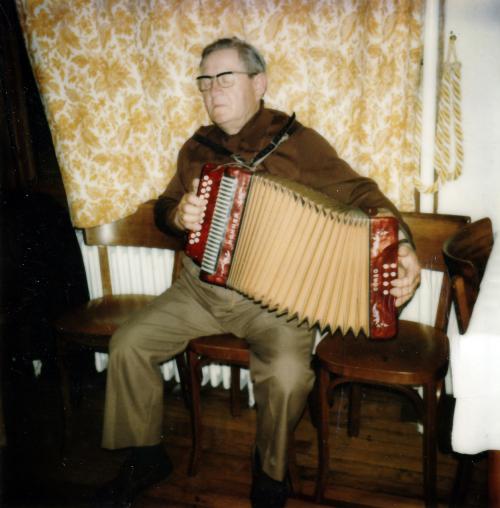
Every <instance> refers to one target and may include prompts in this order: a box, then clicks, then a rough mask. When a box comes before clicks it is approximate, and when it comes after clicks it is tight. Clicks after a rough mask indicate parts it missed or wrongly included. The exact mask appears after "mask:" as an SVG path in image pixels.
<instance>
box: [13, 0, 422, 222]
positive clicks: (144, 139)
mask: <svg viewBox="0 0 500 508" xmlns="http://www.w3.org/2000/svg"><path fill="white" fill-rule="evenodd" d="M16 2H17V9H18V13H19V18H20V22H21V25H22V28H23V31H24V34H25V40H26V44H27V47H28V52H29V54H30V57H31V60H32V65H33V68H34V72H35V77H36V79H37V82H38V85H39V88H40V91H41V94H42V98H43V101H44V105H45V108H46V112H47V117H48V121H49V125H50V128H51V132H52V137H53V141H54V146H55V149H56V153H57V156H58V161H59V165H60V168H61V171H62V176H63V181H64V184H65V188H66V192H67V196H68V201H69V204H70V209H71V213H72V217H73V222H74V224H75V226H78V227H89V226H93V225H97V224H102V223H106V222H109V221H112V220H115V219H118V218H120V217H123V216H125V215H127V214H129V213H132V212H133V211H134V210H135V208H136V207H137V205H138V204H140V203H141V202H143V201H146V200H148V199H151V198H154V197H156V196H158V194H159V193H160V192H161V191H162V190H163V189H164V188H165V186H166V185H167V183H168V181H169V180H170V178H171V177H172V175H173V173H174V172H175V163H176V156H177V152H178V150H179V148H180V147H181V145H182V143H183V141H184V140H185V139H186V138H188V137H189V136H190V135H191V134H192V133H193V132H194V130H195V129H196V128H197V127H198V126H199V125H200V124H206V123H208V121H209V120H208V118H207V117H206V114H205V112H204V110H203V104H202V101H201V98H200V96H199V93H198V92H197V90H196V86H195V84H194V77H195V76H196V74H197V67H198V63H199V55H200V52H201V50H202V48H203V47H204V46H205V45H206V44H208V43H210V42H212V41H213V40H215V39H217V38H219V37H223V36H232V35H236V36H238V37H241V38H244V39H246V40H248V41H249V42H251V43H253V44H254V45H255V46H257V48H259V49H260V50H261V51H262V53H263V54H264V56H265V58H266V60H267V62H268V67H269V80H270V87H269V90H268V93H267V95H266V103H267V105H269V106H271V107H276V108H279V109H282V110H284V111H287V112H289V113H291V112H292V111H295V112H296V113H297V116H298V119H299V120H300V121H301V122H302V123H304V124H305V125H308V126H311V127H314V128H316V129H317V130H318V131H319V132H321V133H322V134H323V135H324V136H325V137H326V138H327V139H328V140H329V141H330V142H331V143H332V144H333V145H334V146H335V147H336V149H337V151H338V152H339V154H340V155H341V156H342V157H343V158H345V159H346V160H347V161H348V162H349V163H350V164H351V165H352V166H353V167H354V168H355V169H356V170H357V171H358V172H359V173H361V174H363V175H367V176H370V177H372V178H374V179H375V180H376V181H377V182H378V183H379V185H380V187H381V188H382V190H383V191H384V192H385V193H386V194H387V195H388V196H389V197H390V198H391V199H392V200H393V201H394V202H395V203H396V205H398V206H399V207H400V208H401V209H403V210H412V209H413V208H414V203H413V190H414V183H413V179H414V177H415V176H416V175H418V165H419V164H418V162H419V161H418V156H419V155H418V150H415V146H416V145H418V143H419V140H418V139H417V137H416V136H417V134H418V133H417V131H416V130H415V129H416V116H415V115H416V108H415V101H416V100H417V95H418V94H417V88H418V79H419V67H420V61H421V56H422V37H421V32H422V23H423V10H424V4H423V2H422V0H317V1H309V0H177V1H175V0H75V1H71V2H61V1H60V0H16Z"/></svg>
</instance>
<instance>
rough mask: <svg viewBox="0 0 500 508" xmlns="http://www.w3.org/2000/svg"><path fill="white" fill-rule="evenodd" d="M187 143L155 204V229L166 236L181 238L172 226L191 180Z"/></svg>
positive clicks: (174, 226)
mask: <svg viewBox="0 0 500 508" xmlns="http://www.w3.org/2000/svg"><path fill="white" fill-rule="evenodd" d="M188 144H189V141H187V142H186V143H185V144H184V145H183V147H182V148H181V150H180V151H179V155H178V157H177V170H176V172H175V174H174V176H173V178H172V180H170V182H169V184H168V185H167V188H166V189H165V190H164V191H163V193H162V194H161V195H160V196H159V197H158V199H157V201H156V203H155V209H154V216H155V223H156V227H157V228H158V229H160V230H161V231H163V232H164V233H167V234H172V235H175V236H182V235H183V234H184V231H182V230H181V229H179V228H178V227H177V226H176V225H175V224H174V216H175V212H176V209H177V205H178V204H179V202H180V200H181V198H182V196H183V195H184V194H185V193H186V192H188V190H189V189H190V186H191V181H192V178H191V179H190V174H189V163H188V157H187V154H188V150H189V147H188Z"/></svg>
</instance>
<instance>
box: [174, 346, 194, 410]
mask: <svg viewBox="0 0 500 508" xmlns="http://www.w3.org/2000/svg"><path fill="white" fill-rule="evenodd" d="M175 363H176V365H177V371H178V372H179V379H180V384H181V392H182V398H183V400H184V405H185V406H186V408H187V409H189V407H190V405H191V402H190V399H189V397H190V395H189V379H188V376H189V374H188V367H187V364H186V354H185V353H180V354H178V355H177V356H176V357H175Z"/></svg>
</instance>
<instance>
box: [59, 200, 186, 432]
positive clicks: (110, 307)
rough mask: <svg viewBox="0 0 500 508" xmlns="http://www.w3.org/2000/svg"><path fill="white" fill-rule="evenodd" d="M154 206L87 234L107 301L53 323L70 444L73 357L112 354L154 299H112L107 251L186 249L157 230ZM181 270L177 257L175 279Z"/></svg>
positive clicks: (150, 204)
mask: <svg viewBox="0 0 500 508" xmlns="http://www.w3.org/2000/svg"><path fill="white" fill-rule="evenodd" d="M153 206H154V203H153V202H147V203H145V204H143V205H141V206H140V207H139V208H138V210H137V211H136V212H135V213H134V214H133V215H130V216H129V217H126V218H124V219H121V220H118V221H116V222H113V223H110V224H105V225H103V226H97V227H93V228H88V229H85V230H84V231H83V234H84V240H85V243H86V244H87V245H96V246H97V247H98V253H99V264H100V273H101V280H102V288H103V296H102V297H101V298H95V299H91V300H89V301H88V302H86V303H84V304H82V305H79V306H78V307H76V308H72V309H70V310H69V311H67V312H65V313H64V314H63V315H62V316H60V317H59V318H58V319H57V320H56V321H55V323H54V327H55V331H56V334H57V342H58V364H59V370H60V375H61V389H62V396H63V408H64V426H65V437H66V439H67V438H69V434H70V426H69V425H68V422H69V421H70V419H71V413H72V400H71V388H70V387H71V385H70V379H71V374H72V372H71V369H70V368H69V364H68V360H69V355H71V354H72V353H73V352H75V351H77V352H78V351H80V352H81V351H82V350H90V351H95V352H108V348H109V341H110V338H111V335H112V334H113V333H114V332H115V331H116V330H117V329H118V327H119V326H120V325H121V324H122V323H123V322H124V321H125V320H126V319H128V318H129V317H130V315H131V314H132V313H133V312H135V311H137V310H139V309H141V308H142V307H144V306H145V305H146V304H147V303H148V302H150V301H151V300H152V299H153V298H154V297H155V295H150V294H113V290H112V287H111V275H110V265H109V259H108V252H107V247H110V246H118V245H120V246H133V247H149V248H159V249H172V250H175V251H178V250H179V249H180V248H181V247H182V242H181V240H180V239H178V238H174V237H168V236H166V235H165V234H164V233H162V232H161V231H160V230H158V229H157V228H156V226H155V225H154V219H153ZM178 268H179V263H178V256H176V262H175V263H174V277H175V273H176V272H177V271H178ZM177 361H178V364H177V365H178V368H179V372H180V374H181V376H184V375H185V364H184V362H183V361H182V357H178V359H177Z"/></svg>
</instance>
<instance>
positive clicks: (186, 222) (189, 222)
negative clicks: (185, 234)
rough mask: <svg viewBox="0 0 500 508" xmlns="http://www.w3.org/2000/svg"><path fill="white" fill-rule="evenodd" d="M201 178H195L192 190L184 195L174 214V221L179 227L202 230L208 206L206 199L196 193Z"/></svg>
mask: <svg viewBox="0 0 500 508" xmlns="http://www.w3.org/2000/svg"><path fill="white" fill-rule="evenodd" d="M199 182H200V179H199V178H195V179H194V180H193V182H192V184H191V192H186V194H184V196H182V198H181V200H180V202H179V204H178V205H177V209H176V212H175V216H174V222H175V224H176V226H177V227H178V228H179V229H182V230H186V229H188V230H190V231H200V229H201V221H202V220H203V213H204V212H205V208H206V206H207V202H206V200H205V199H203V198H201V197H199V196H197V195H196V192H197V190H198V184H199Z"/></svg>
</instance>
